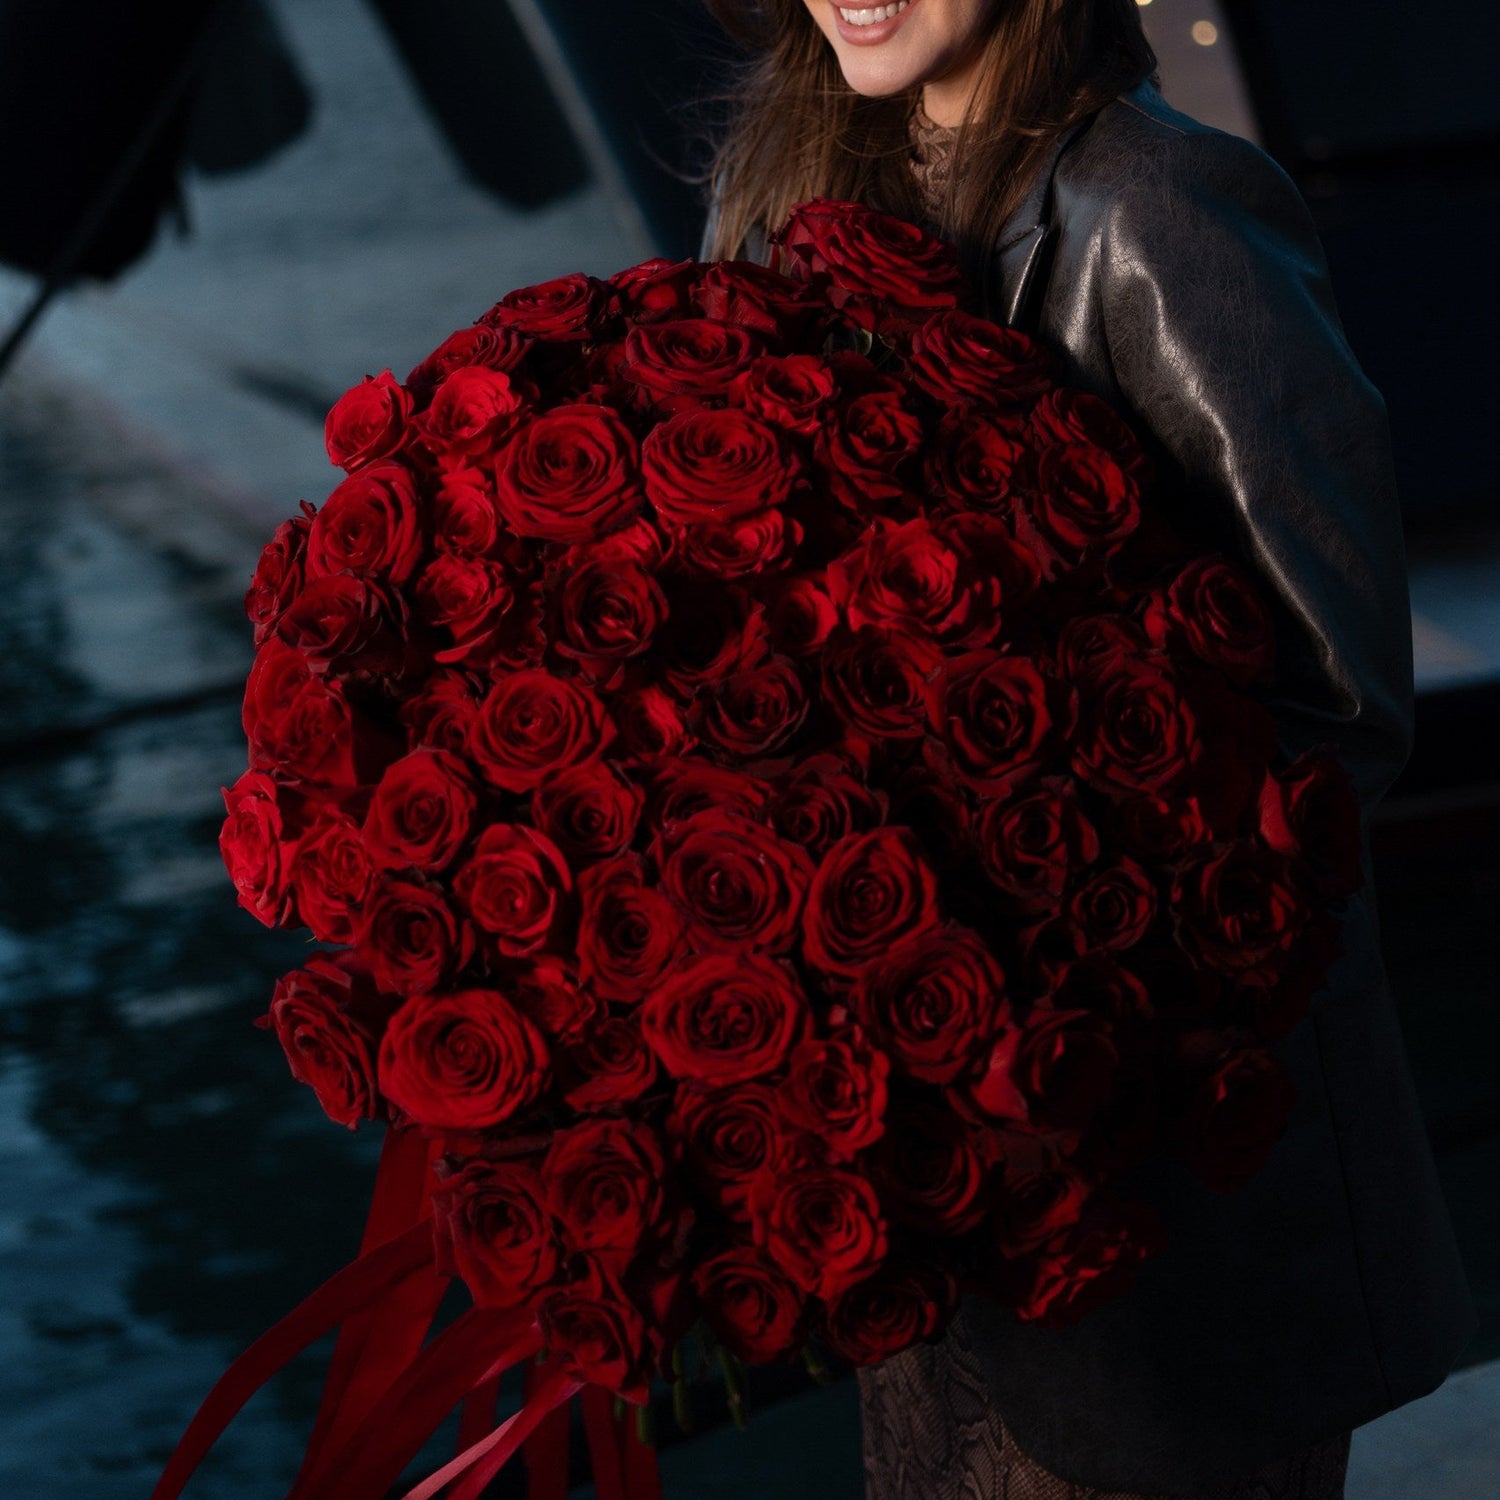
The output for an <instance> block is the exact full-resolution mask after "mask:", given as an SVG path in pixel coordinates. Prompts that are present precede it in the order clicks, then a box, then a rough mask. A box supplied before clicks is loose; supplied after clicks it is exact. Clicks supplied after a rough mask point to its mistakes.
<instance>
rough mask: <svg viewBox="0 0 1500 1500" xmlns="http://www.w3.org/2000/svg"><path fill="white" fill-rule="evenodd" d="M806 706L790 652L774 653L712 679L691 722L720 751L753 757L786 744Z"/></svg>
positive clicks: (798, 726)
mask: <svg viewBox="0 0 1500 1500" xmlns="http://www.w3.org/2000/svg"><path fill="white" fill-rule="evenodd" d="M809 707H810V704H809V702H808V697H807V689H806V688H805V687H804V686H803V682H802V677H801V674H800V673H799V672H798V671H797V668H796V667H795V666H794V665H793V663H792V662H791V660H790V659H789V658H787V657H785V656H773V657H771V658H770V659H769V660H767V661H765V662H762V663H761V664H760V665H758V666H754V667H749V668H746V669H745V670H744V671H742V672H736V673H734V674H733V675H732V676H729V677H726V678H725V679H724V680H723V681H722V682H719V683H717V684H715V686H714V687H713V688H711V689H710V690H709V691H708V693H707V694H706V695H705V697H704V699H703V702H702V704H701V707H700V714H699V717H698V719H697V720H696V728H697V730H698V734H699V737H700V738H701V739H702V741H703V742H704V743H705V744H706V745H711V746H713V747H714V748H715V749H716V750H718V751H719V752H720V753H721V754H724V755H729V756H733V757H734V758H735V759H737V760H748V761H754V760H758V759H760V758H762V757H764V756H768V755H771V754H774V753H775V752H776V751H778V750H785V749H786V747H787V742H788V741H789V740H791V739H792V737H793V736H794V735H795V734H796V733H797V731H798V730H799V729H801V728H802V726H803V724H804V723H805V722H806V720H807V715H808V709H809Z"/></svg>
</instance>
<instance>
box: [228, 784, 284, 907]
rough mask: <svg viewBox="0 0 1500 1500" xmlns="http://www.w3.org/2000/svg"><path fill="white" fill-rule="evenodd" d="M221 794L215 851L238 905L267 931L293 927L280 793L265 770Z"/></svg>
mask: <svg viewBox="0 0 1500 1500" xmlns="http://www.w3.org/2000/svg"><path fill="white" fill-rule="evenodd" d="M220 791H221V792H222V793H223V795H224V807H225V810H226V811H227V813H228V816H227V817H226V818H225V819H224V826H223V828H222V829H221V830H220V832H219V853H220V855H221V856H222V857H223V860H224V868H225V869H226V870H228V871H229V878H230V880H231V881H233V883H234V889H235V893H236V894H237V895H238V897H239V902H240V905H241V906H243V907H244V908H245V910H246V911H247V912H249V913H250V915H251V916H252V917H254V918H255V919H256V921H258V922H261V923H264V925H265V926H267V927H280V926H287V927H295V926H296V925H297V918H296V910H297V907H296V902H295V900H294V899H293V894H292V885H291V881H290V879H289V878H288V870H287V866H288V865H289V864H290V858H289V851H288V850H287V848H286V845H287V844H288V843H289V842H290V838H289V830H288V828H287V826H286V819H285V818H284V816H283V815H282V811H281V805H280V802H279V800H278V799H279V796H280V789H279V788H278V787H277V785H276V783H275V782H274V781H273V780H272V779H271V778H270V777H269V776H267V775H266V774H265V773H264V772H262V771H246V772H245V774H244V775H243V776H241V777H240V779H239V780H238V781H236V782H235V784H234V785H233V786H232V787H221V788H220Z"/></svg>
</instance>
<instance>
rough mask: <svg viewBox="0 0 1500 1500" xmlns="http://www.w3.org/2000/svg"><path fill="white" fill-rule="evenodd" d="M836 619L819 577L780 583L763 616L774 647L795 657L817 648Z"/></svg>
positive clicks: (820, 645)
mask: <svg viewBox="0 0 1500 1500" xmlns="http://www.w3.org/2000/svg"><path fill="white" fill-rule="evenodd" d="M838 619H839V613H838V608H837V606H836V605H835V604H834V602H833V600H832V599H830V598H829V596H828V591H827V589H826V588H825V587H824V586H823V585H822V583H821V582H820V581H819V580H818V579H816V578H811V577H805V576H803V577H797V578H788V579H786V580H785V582H783V583H781V584H780V585H779V586H778V587H777V589H776V592H775V595H774V597H773V598H772V599H771V601H770V605H769V607H768V610H767V615H766V620H767V624H768V626H769V629H770V635H771V639H772V641H774V642H775V644H776V649H777V650H778V651H784V652H785V653H786V654H787V655H788V656H798V657H801V656H810V655H812V654H813V653H814V652H815V651H820V650H821V649H822V647H823V643H824V642H825V641H826V640H827V639H828V634H829V632H830V631H831V630H832V629H833V627H834V626H835V625H837V624H838Z"/></svg>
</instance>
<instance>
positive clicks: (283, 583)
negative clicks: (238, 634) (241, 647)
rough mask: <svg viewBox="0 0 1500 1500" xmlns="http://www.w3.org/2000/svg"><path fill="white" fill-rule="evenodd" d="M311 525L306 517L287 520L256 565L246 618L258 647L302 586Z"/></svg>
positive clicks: (247, 600) (266, 546)
mask: <svg viewBox="0 0 1500 1500" xmlns="http://www.w3.org/2000/svg"><path fill="white" fill-rule="evenodd" d="M309 524H310V523H309V522H308V521H307V519H306V518H305V517H302V516H297V517H294V518H293V519H292V520H290V521H283V522H282V523H281V525H280V526H278V527H277V528H276V532H275V535H273V536H272V538H271V540H270V541H269V542H267V543H266V545H265V547H264V549H263V550H262V552H261V554H260V561H259V562H258V563H256V565H255V576H254V577H253V578H252V579H251V580H250V587H249V589H248V590H247V591H246V593H245V615H246V618H248V619H249V621H250V623H251V624H252V625H253V626H254V627H255V644H256V645H257V646H260V645H261V644H262V643H263V642H264V641H265V639H266V637H267V636H269V635H270V634H271V632H272V631H273V630H274V629H275V628H276V622H277V620H278V619H280V618H281V613H282V611H283V610H284V609H285V608H286V607H287V605H289V604H290V603H291V602H292V600H293V599H295V598H296V597H297V591H298V590H299V589H300V588H301V587H302V557H303V552H304V550H305V549H306V547H307V532H308V526H309Z"/></svg>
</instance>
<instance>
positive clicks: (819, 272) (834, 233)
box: [770, 198, 965, 328]
mask: <svg viewBox="0 0 1500 1500" xmlns="http://www.w3.org/2000/svg"><path fill="white" fill-rule="evenodd" d="M770 242H771V245H772V246H773V247H774V252H775V259H774V264H775V268H776V269H777V270H783V271H786V272H787V273H788V274H790V275H792V276H796V277H798V278H799V279H802V280H806V279H807V278H809V277H812V276H817V277H821V276H826V277H827V278H828V280H829V283H830V286H829V290H828V300H829V301H830V303H832V305H833V306H835V307H837V308H839V309H840V310H841V311H842V312H843V314H844V316H845V317H847V318H848V319H850V321H851V322H854V323H856V324H858V325H859V326H860V327H863V328H876V327H882V326H886V325H895V326H900V325H901V324H902V323H904V322H905V321H908V319H907V318H903V317H902V316H901V315H902V314H903V313H907V314H908V315H909V316H910V315H911V314H915V313H919V312H920V311H922V310H924V309H927V308H951V307H953V306H955V305H956V304H957V302H958V300H959V298H960V297H961V296H962V295H963V294H964V290H965V287H964V280H963V277H962V275H961V274H960V272H959V269H958V252H957V250H956V249H955V248H954V247H953V246H952V245H951V244H948V243H947V242H946V241H944V240H940V239H938V238H936V237H935V236H933V235H930V234H928V233H927V232H926V231H925V230H923V229H921V228H920V227H919V226H917V225H916V224H912V223H909V222H907V221H906V220H904V219H898V218H895V217H894V216H892V215H890V214H883V213H877V212H875V211H873V210H871V209H869V208H867V207H865V205H863V204H861V203H849V202H839V201H837V200H834V199H829V198H817V199H813V200H810V201H808V202H806V203H802V204H799V205H798V206H797V208H796V210H795V212H793V213H792V215H791V216H790V217H789V218H788V219H787V221H786V223H785V224H784V225H782V227H781V228H780V229H777V230H775V231H773V232H772V234H771V235H770ZM912 320H914V319H912Z"/></svg>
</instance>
